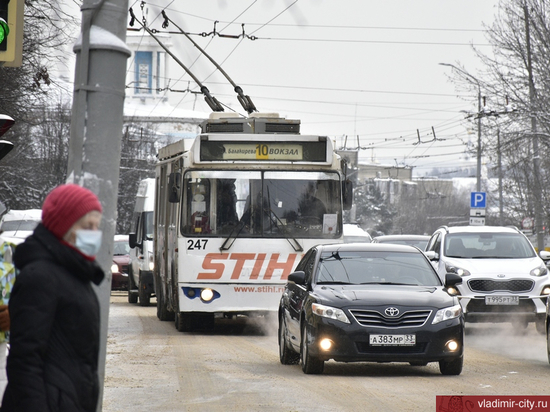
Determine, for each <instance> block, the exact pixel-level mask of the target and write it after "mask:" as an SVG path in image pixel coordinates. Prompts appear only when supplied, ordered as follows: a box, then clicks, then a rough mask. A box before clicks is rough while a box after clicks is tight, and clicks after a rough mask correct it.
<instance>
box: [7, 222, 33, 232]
mask: <svg viewBox="0 0 550 412" xmlns="http://www.w3.org/2000/svg"><path fill="white" fill-rule="evenodd" d="M38 223H39V222H38V221H36V220H6V221H5V222H4V223H3V224H2V230H3V231H5V232H15V231H17V230H34V228H35V227H36V226H38Z"/></svg>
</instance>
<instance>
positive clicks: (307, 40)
mask: <svg viewBox="0 0 550 412" xmlns="http://www.w3.org/2000/svg"><path fill="white" fill-rule="evenodd" d="M140 4H141V3H140V2H136V3H132V2H130V6H131V7H133V9H134V12H135V13H136V15H137V16H138V18H142V11H141V10H142V9H141V7H140ZM496 4H497V1H496V0H483V1H479V0H444V1H443V0H414V1H412V0H391V1H381V0H379V1H370V0H342V1H334V0H331V1H328V0H299V1H293V0H256V1H255V0H231V1H229V0H227V1H221V0H220V1H214V0H201V1H200V2H198V1H186V2H183V1H181V0H176V1H170V0H155V1H151V2H147V3H146V5H145V6H144V9H143V10H148V11H147V15H146V19H147V22H148V24H149V25H150V27H152V28H155V29H157V30H163V29H162V26H161V24H162V18H161V17H160V16H159V12H160V10H162V9H163V8H165V9H166V12H167V14H168V16H169V17H170V19H172V20H173V21H174V22H176V23H177V24H178V25H179V26H180V27H181V28H182V29H183V30H185V31H187V32H190V33H210V32H212V31H213V30H214V22H215V21H218V23H216V32H217V33H220V34H223V35H233V36H239V35H242V33H243V30H244V33H245V34H246V36H256V37H257V39H256V40H251V39H249V38H243V37H242V36H241V37H240V38H238V39H234V38H227V37H220V36H205V37H201V36H193V39H194V40H195V41H196V42H197V43H199V45H200V46H201V47H202V48H205V49H206V51H207V52H208V53H209V54H210V55H211V56H212V57H213V58H214V59H215V60H216V61H217V62H218V63H221V64H222V66H223V68H224V70H225V71H226V72H227V73H228V74H229V76H230V77H231V78H232V79H233V81H234V82H235V83H237V84H238V85H240V86H241V87H242V88H243V89H244V92H245V94H248V95H250V96H251V98H252V100H253V102H254V103H255V105H256V107H257V108H258V110H259V111H262V112H278V113H280V114H281V115H283V116H285V117H288V118H299V119H301V121H302V133H304V134H321V135H328V136H330V137H332V138H334V139H335V141H336V145H337V146H338V147H340V146H342V145H343V144H344V142H345V137H344V136H347V147H348V148H350V147H356V146H357V136H359V142H360V146H361V147H363V148H364V149H363V150H361V155H360V157H361V158H364V159H365V160H366V159H369V160H372V159H375V160H376V161H378V162H381V163H389V164H396V163H397V164H399V165H407V166H415V167H416V168H417V171H418V172H419V173H422V168H421V167H420V166H422V165H429V166H430V167H432V166H440V167H458V166H460V165H461V164H464V161H465V159H464V158H465V156H464V155H461V154H460V153H462V152H463V151H464V149H465V142H467V141H468V140H469V139H472V141H475V139H476V135H475V133H474V131H473V130H468V127H470V128H472V127H474V125H469V124H467V123H466V122H464V120H463V119H464V114H462V113H461V112H460V111H461V110H471V111H475V110H476V106H477V96H476V95H475V94H472V95H471V96H469V95H467V94H466V95H465V94H464V93H462V94H461V96H460V97H458V96H457V92H456V91H455V87H454V85H453V84H452V83H450V82H449V80H448V76H449V75H451V74H452V73H451V68H450V67H444V66H440V65H439V64H438V63H440V62H443V63H452V64H459V63H460V64H462V65H464V67H466V69H467V70H468V71H469V72H471V73H472V74H474V75H475V74H476V70H477V68H479V63H478V61H477V60H476V58H475V55H474V52H473V51H472V46H471V45H472V44H474V45H476V47H479V48H480V49H481V50H483V51H486V52H487V53H488V52H490V47H489V46H488V43H487V40H486V38H485V35H484V33H483V23H485V24H488V25H490V24H492V22H493V19H494V15H495V14H496V13H497V9H496ZM242 24H244V29H243V26H242ZM167 30H172V31H177V28H176V27H174V26H169V27H168V29H167ZM172 41H173V42H174V52H175V53H176V55H178V58H179V59H180V60H181V61H182V62H184V64H185V65H186V66H187V67H190V68H191V70H192V71H193V74H194V75H195V76H196V77H198V78H199V79H200V81H202V82H204V83H205V85H206V86H207V87H208V88H209V90H210V92H211V93H212V94H213V95H214V96H215V97H216V98H218V100H220V101H221V102H222V103H224V104H226V105H228V106H230V107H231V108H233V109H234V110H236V111H238V112H239V113H242V114H244V113H245V112H244V110H243V109H242V108H241V106H240V105H239V103H238V102H237V99H236V94H235V93H234V92H233V90H232V87H231V85H230V84H229V83H228V82H227V81H226V80H225V78H224V77H223V76H221V74H220V73H218V72H215V68H214V66H212V65H211V63H210V62H209V61H208V60H207V59H206V58H199V59H198V60H196V59H197V56H198V51H197V49H195V48H194V47H193V45H192V44H191V43H190V42H189V41H188V40H187V39H185V37H184V36H182V35H175V34H174V35H173V37H172ZM169 77H170V87H171V88H172V89H175V90H185V89H186V88H187V87H188V85H189V87H190V88H191V89H195V90H197V89H198V88H197V86H196V85H195V84H194V82H193V81H192V79H191V78H190V77H189V76H188V75H187V74H185V72H184V71H183V69H181V68H180V67H179V66H177V65H176V64H171V65H170V76H169ZM169 99H170V102H171V103H172V104H174V105H178V107H180V108H184V109H193V108H194V109H195V110H200V111H205V112H208V111H210V110H209V108H208V106H207V105H206V103H204V100H203V98H202V97H201V96H199V97H196V95H194V94H192V93H181V92H179V93H178V92H172V93H169ZM227 110H228V109H226V111H227ZM432 127H433V130H434V131H435V133H436V137H437V139H438V140H435V141H434V139H433V133H432ZM417 129H418V133H419V134H420V141H421V142H422V143H420V144H419V143H418V141H419V139H418V134H417ZM470 163H475V156H474V158H473V159H471V160H470Z"/></svg>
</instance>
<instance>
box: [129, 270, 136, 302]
mask: <svg viewBox="0 0 550 412" xmlns="http://www.w3.org/2000/svg"><path fill="white" fill-rule="evenodd" d="M135 289H136V285H135V283H134V275H133V273H132V266H130V267H129V268H128V303H137V301H138V295H137V293H134V292H132V290H135Z"/></svg>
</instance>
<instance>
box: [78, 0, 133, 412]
mask: <svg viewBox="0 0 550 412" xmlns="http://www.w3.org/2000/svg"><path fill="white" fill-rule="evenodd" d="M81 11H82V27H81V33H80V37H79V39H78V41H77V42H76V44H75V46H74V51H75V53H76V68H75V69H76V70H75V81H74V95H73V108H72V121H71V138H70V142H69V161H68V170H67V176H68V178H67V181H68V182H74V183H77V184H80V185H81V186H84V187H86V188H88V189H90V190H91V191H92V192H94V193H95V194H96V195H97V196H98V197H99V200H100V201H101V204H102V206H103V219H102V222H101V229H102V230H103V242H102V246H101V250H100V251H99V254H98V256H97V261H98V263H99V264H100V266H101V267H102V269H103V270H104V272H105V273H106V274H107V275H109V274H110V266H111V263H112V256H113V238H114V235H115V229H116V207H117V194H118V179H119V166H120V147H121V139H122V125H123V111H124V91H125V77H126V60H127V59H128V57H129V56H130V55H131V53H130V50H129V49H128V47H127V46H126V43H125V41H126V23H127V16H128V1H127V0H98V1H94V0H84V2H83V4H82V7H81ZM96 292H97V295H98V299H99V303H100V310H101V335H100V352H99V380H100V394H99V395H100V396H99V401H98V405H97V411H101V410H102V406H103V387H104V380H105V359H106V352H107V329H108V318H109V299H110V294H111V278H110V277H109V276H108V278H107V279H106V280H105V281H104V282H103V283H102V284H101V285H100V286H99V287H98V288H96ZM75 316H77V314H75Z"/></svg>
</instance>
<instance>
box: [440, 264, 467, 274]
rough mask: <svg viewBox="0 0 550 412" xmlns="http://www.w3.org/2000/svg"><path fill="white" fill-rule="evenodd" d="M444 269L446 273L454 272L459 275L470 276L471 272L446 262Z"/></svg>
mask: <svg viewBox="0 0 550 412" xmlns="http://www.w3.org/2000/svg"><path fill="white" fill-rule="evenodd" d="M445 270H446V271H447V273H456V274H457V275H458V276H460V277H463V276H470V274H471V273H470V272H469V271H467V270H466V269H462V268H459V267H456V266H452V265H449V264H448V263H446V264H445Z"/></svg>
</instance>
